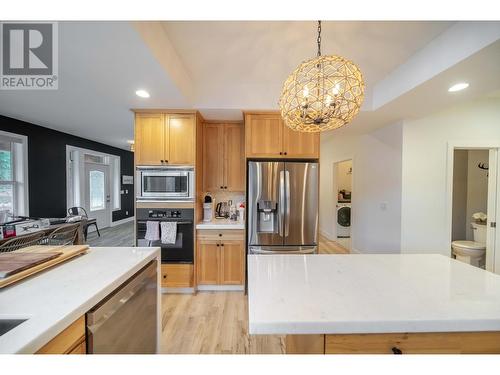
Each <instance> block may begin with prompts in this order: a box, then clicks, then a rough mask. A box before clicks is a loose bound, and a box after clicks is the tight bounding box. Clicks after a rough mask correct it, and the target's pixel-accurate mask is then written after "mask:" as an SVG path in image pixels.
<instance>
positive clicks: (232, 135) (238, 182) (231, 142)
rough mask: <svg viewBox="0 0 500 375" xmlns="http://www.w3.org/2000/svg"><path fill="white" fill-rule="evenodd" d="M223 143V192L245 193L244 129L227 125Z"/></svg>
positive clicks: (237, 125) (239, 126) (238, 125)
mask: <svg viewBox="0 0 500 375" xmlns="http://www.w3.org/2000/svg"><path fill="white" fill-rule="evenodd" d="M224 142H225V147H224V190H226V191H245V133H244V127H243V126H242V125H240V124H227V125H226V126H225V133H224Z"/></svg>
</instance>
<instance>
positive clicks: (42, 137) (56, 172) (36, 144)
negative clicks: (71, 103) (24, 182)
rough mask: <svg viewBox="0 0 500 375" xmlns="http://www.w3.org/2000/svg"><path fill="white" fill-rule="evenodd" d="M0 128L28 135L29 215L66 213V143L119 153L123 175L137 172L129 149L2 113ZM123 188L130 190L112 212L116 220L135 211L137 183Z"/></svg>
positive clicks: (48, 215)
mask: <svg viewBox="0 0 500 375" xmlns="http://www.w3.org/2000/svg"><path fill="white" fill-rule="evenodd" d="M0 130H3V131H7V132H10V133H16V134H22V135H26V136H27V137H28V179H29V181H28V183H29V213H30V216H33V217H64V216H66V145H71V146H75V147H81V148H86V149H89V150H94V151H99V152H103V153H107V154H111V155H117V156H120V158H121V160H120V169H121V171H120V173H121V175H129V176H133V175H134V154H133V153H132V152H130V151H126V150H122V149H119V148H116V147H112V146H108V145H105V144H102V143H99V142H94V141H90V140H88V139H85V138H80V137H75V136H73V135H70V134H67V133H62V132H59V131H56V130H52V129H48V128H45V127H43V126H39V125H35V124H31V123H28V122H24V121H20V120H16V119H13V118H10V117H6V116H2V115H0ZM121 188H122V189H123V190H124V189H127V190H128V194H122V195H121V210H119V211H114V212H113V221H118V220H122V219H125V218H127V217H130V216H133V215H134V187H133V185H122V187H121ZM125 211H128V215H126V214H125Z"/></svg>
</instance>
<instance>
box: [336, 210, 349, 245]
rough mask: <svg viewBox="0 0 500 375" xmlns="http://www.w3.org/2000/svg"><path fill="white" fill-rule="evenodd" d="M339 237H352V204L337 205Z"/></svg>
mask: <svg viewBox="0 0 500 375" xmlns="http://www.w3.org/2000/svg"><path fill="white" fill-rule="evenodd" d="M337 237H339V238H349V237H351V203H340V202H339V203H338V204H337Z"/></svg>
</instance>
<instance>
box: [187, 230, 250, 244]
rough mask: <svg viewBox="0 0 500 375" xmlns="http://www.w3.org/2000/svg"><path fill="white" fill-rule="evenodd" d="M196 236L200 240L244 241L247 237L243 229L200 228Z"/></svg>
mask: <svg viewBox="0 0 500 375" xmlns="http://www.w3.org/2000/svg"><path fill="white" fill-rule="evenodd" d="M196 237H197V238H198V239H200V240H209V241H214V240H215V241H216V240H234V241H243V240H244V239H245V231H244V230H243V229H222V230H217V229H198V230H197V231H196Z"/></svg>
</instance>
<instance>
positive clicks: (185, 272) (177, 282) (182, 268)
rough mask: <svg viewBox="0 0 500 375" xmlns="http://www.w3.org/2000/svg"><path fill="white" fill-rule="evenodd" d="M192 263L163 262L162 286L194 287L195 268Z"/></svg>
mask: <svg viewBox="0 0 500 375" xmlns="http://www.w3.org/2000/svg"><path fill="white" fill-rule="evenodd" d="M193 268H194V267H193V265H192V264H182V263H180V264H162V265H161V286H162V287H163V288H192V287H193V285H194V280H193V279H194V277H193V276H194V270H193Z"/></svg>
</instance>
